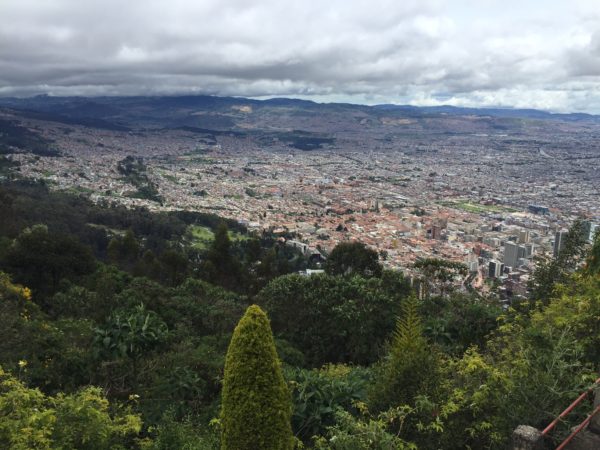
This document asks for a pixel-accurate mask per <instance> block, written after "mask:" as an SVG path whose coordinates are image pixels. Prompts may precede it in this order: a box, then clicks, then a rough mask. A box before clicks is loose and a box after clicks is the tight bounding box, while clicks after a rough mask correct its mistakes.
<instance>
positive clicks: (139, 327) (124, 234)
mask: <svg viewBox="0 0 600 450" xmlns="http://www.w3.org/2000/svg"><path fill="white" fill-rule="evenodd" d="M0 209H1V210H2V211H3V216H2V221H0V323H1V324H2V327H0V366H1V370H0V442H1V443H2V444H3V445H4V444H5V443H6V445H5V446H6V447H8V448H15V449H22V448H50V449H54V448H56V449H57V448H94V449H109V448H140V449H173V448H188V449H217V448H219V447H220V446H223V448H243V447H236V445H237V444H231V445H230V444H227V442H228V441H227V438H226V439H223V440H221V436H222V435H226V434H227V433H229V431H230V430H231V429H232V428H231V426H232V425H231V423H232V422H231V421H230V420H229V419H228V417H236V419H235V422H238V423H242V422H243V425H244V427H248V428H244V430H245V431H244V430H242V431H240V432H239V433H238V434H237V436H238V437H239V438H243V439H246V438H249V434H252V432H250V431H248V430H251V429H259V430H271V429H272V430H273V431H269V432H266V434H265V435H264V439H269V438H272V439H274V440H275V439H278V438H277V437H276V436H280V434H279V433H280V432H281V433H284V431H282V430H284V429H285V430H287V431H285V435H286V437H285V439H284V441H285V442H288V440H287V439H288V436H289V434H288V433H289V430H288V429H287V425H289V427H290V428H289V429H291V433H293V435H294V436H295V438H296V443H297V445H300V443H302V445H303V446H304V448H315V449H321V450H323V449H344V450H346V449H348V450H349V449H363V448H372V449H403V448H422V449H429V448H442V449H454V448H472V449H489V448H493V449H502V448H506V447H507V445H508V444H509V440H510V435H511V432H512V430H513V429H514V428H515V427H516V426H517V425H519V424H529V425H533V426H536V427H543V426H545V425H546V424H547V423H548V422H550V421H551V420H552V419H553V418H554V417H555V416H556V415H557V414H558V413H560V412H561V411H562V410H563V409H564V408H565V407H566V406H567V405H568V404H569V403H570V402H571V401H572V400H573V399H574V398H575V397H576V396H577V395H578V394H579V393H580V392H582V391H583V390H585V389H586V388H587V387H588V386H589V384H590V382H591V381H592V380H593V379H595V378H596V377H597V373H598V370H599V369H600V353H599V349H600V327H599V323H600V321H599V320H598V317H600V268H599V267H600V265H599V264H598V259H599V258H598V255H599V254H600V253H599V252H600V236H596V239H595V243H594V245H593V247H592V248H587V247H585V246H580V245H579V244H577V243H575V244H574V248H573V251H571V250H569V249H567V253H566V255H567V256H569V255H571V257H570V258H571V259H569V261H572V262H573V261H575V262H578V263H579V264H581V265H580V266H579V268H578V269H577V270H574V266H573V264H571V263H568V264H567V263H564V258H566V257H567V256H564V257H563V259H559V260H555V261H554V262H552V261H548V263H547V264H546V265H544V264H542V265H540V269H539V271H538V272H536V274H535V276H534V281H535V285H534V286H533V288H534V291H533V292H534V295H533V296H532V300H531V301H529V302H527V303H523V304H518V305H517V304H515V305H513V307H511V308H509V309H508V310H503V309H502V308H500V307H499V305H498V303H497V302H496V301H495V300H494V299H493V298H481V297H479V296H477V295H475V294H472V293H465V292H460V291H458V290H455V291H452V290H450V289H448V286H447V285H446V284H447V278H448V277H454V276H455V275H456V274H459V275H460V273H461V271H462V270H463V268H462V267H458V266H456V267H454V266H451V265H447V264H445V263H442V262H438V261H435V262H430V263H431V264H425V265H424V266H423V267H422V276H423V277H424V281H425V282H426V283H427V285H428V286H429V288H428V289H427V290H426V291H425V294H426V295H425V298H423V299H416V297H415V296H414V292H413V291H412V288H411V285H410V283H409V282H408V280H407V279H406V278H404V277H403V276H402V274H401V273H400V272H393V271H388V270H383V269H382V268H381V266H380V265H379V262H378V260H377V254H373V253H371V252H370V251H368V249H366V248H364V246H361V245H360V244H352V246H348V245H347V244H346V245H344V246H341V247H340V248H338V249H337V250H335V251H334V252H332V255H338V256H339V257H338V256H336V257H334V258H330V262H329V263H328V265H327V267H326V268H327V272H328V273H326V274H323V275H316V276H315V275H313V276H310V277H308V276H300V275H298V274H294V273H293V272H296V271H297V270H299V269H302V268H306V267H307V266H308V264H309V262H308V261H307V260H306V259H305V258H304V257H303V256H302V255H301V254H300V253H299V252H297V251H295V250H294V249H292V248H291V247H286V246H285V245H282V244H280V243H279V242H278V241H277V240H276V239H274V238H273V237H272V236H270V235H268V234H261V235H256V234H249V233H248V232H247V231H246V230H245V229H244V228H243V227H241V226H240V225H238V224H236V223H235V222H231V221H223V220H221V219H220V218H218V217H216V216H212V215H205V214H197V213H191V212H173V213H151V212H149V211H147V210H145V209H132V210H128V209H125V208H122V207H119V206H116V205H110V204H98V205H96V204H93V203H91V202H89V201H88V200H86V199H84V198H82V197H78V196H75V195H73V194H64V193H50V192H48V190H47V189H46V187H45V186H43V185H41V184H36V183H30V182H26V181H19V182H11V183H8V182H6V183H5V184H3V185H0ZM191 227H205V228H206V229H210V234H209V233H207V236H208V237H207V241H206V243H205V245H204V246H201V247H198V246H195V245H194V241H193V239H191V238H190V229H193V228H191ZM230 231H235V232H236V233H235V234H236V236H244V238H243V239H239V238H236V239H232V234H231V233H230ZM356 255H358V256H356ZM355 256H356V257H355ZM552 264H554V266H553V265H552ZM557 265H558V266H557ZM436 293H440V295H437V294H436ZM254 303H256V304H258V305H260V307H261V308H262V309H263V310H264V312H262V311H260V310H259V308H258V307H257V306H254V307H251V308H250V309H248V307H249V306H250V305H251V304H254ZM245 314H246V315H245ZM268 319H270V320H271V322H270V325H271V326H272V332H273V337H272V338H271V331H270V330H269V329H268V328H269V322H268ZM238 324H239V325H238ZM236 326H237V327H238V328H237V331H235V330H236ZM255 335H256V336H260V339H259V338H258V337H256V336H255ZM248 336H250V337H248ZM253 336H254V337H253ZM255 337H256V341H255V340H254V339H255ZM248 339H250V341H248ZM228 348H229V349H230V352H229V355H228V356H227V357H226V355H227V350H228ZM258 349H262V350H264V351H261V352H258ZM255 350H256V352H254V351H255ZM250 353H251V354H252V355H253V356H252V357H256V358H258V359H257V361H259V362H257V363H256V364H249V361H250V360H251V356H250ZM255 353H256V354H255ZM258 353H260V355H262V356H261V357H259V355H258ZM266 356H268V358H266ZM277 358H279V359H280V361H277ZM267 359H268V361H267ZM240 361H243V362H244V363H245V364H242V363H241V362H240ZM260 361H262V362H260ZM240 367H241V368H243V370H244V371H245V372H244V375H243V378H244V381H245V382H248V383H250V385H248V386H245V385H244V386H242V385H239V384H236V383H233V384H232V381H231V380H232V378H231V376H232V375H231V374H232V373H235V372H236V370H237V369H239V368H240ZM280 367H281V369H282V371H281V372H279V368H280ZM282 374H283V375H282ZM262 377H267V378H268V379H269V380H271V381H270V382H269V385H270V387H271V389H274V391H269V392H270V393H269V392H267V391H265V393H261V394H257V397H256V398H255V399H253V402H254V403H252V404H253V405H254V404H256V405H259V404H260V406H256V407H255V408H246V409H243V408H241V407H240V408H238V406H241V404H240V401H239V399H238V397H236V396H233V397H232V396H230V394H231V392H232V391H231V390H229V389H230V388H231V389H233V390H236V389H238V390H239V389H241V390H242V391H244V392H254V391H253V389H254V387H252V386H251V382H253V381H257V380H260V379H261V378H262ZM265 379H266V378H265ZM273 380H274V381H273ZM283 380H284V381H285V383H286V385H285V388H283V387H282V386H283V385H282V384H281V383H282V381H283ZM275 391H276V392H277V395H276V396H274V397H273V396H272V395H271V394H272V393H273V392H275ZM256 392H258V391H256ZM260 392H262V391H260ZM236 395H237V394H236ZM273 395H274V394H273ZM232 398H234V401H231V399H232ZM284 398H285V401H284ZM261 402H263V403H261ZM264 402H266V403H264ZM286 402H288V403H286ZM284 403H285V405H287V406H284ZM277 405H279V406H281V408H279V407H278V406H277ZM271 407H273V408H276V409H277V410H278V411H283V410H285V411H286V413H285V414H286V415H285V420H283V419H282V420H281V421H279V422H278V425H277V427H274V428H270V426H267V425H268V424H267V423H266V422H265V420H263V418H262V416H261V414H262V413H263V412H265V411H267V410H269V408H271ZM288 407H289V409H288ZM588 407H589V405H586V404H582V405H581V406H580V407H578V408H576V409H575V411H574V413H573V414H572V415H571V416H569V420H568V421H564V422H561V424H560V425H559V427H558V429H557V430H556V431H555V432H554V433H553V436H552V437H553V438H554V439H555V440H558V439H560V437H561V436H563V435H564V433H566V432H567V431H568V429H569V427H570V426H572V425H573V424H574V423H576V422H577V421H578V420H579V419H581V418H582V417H583V415H584V414H585V413H587V412H589V411H588V409H589V408H588ZM228 411H229V412H228ZM259 412H260V413H261V414H259ZM288 413H289V414H288ZM229 414H233V416H229ZM274 414H277V413H274ZM242 417H243V418H242ZM280 418H283V416H281V417H280ZM284 422H285V423H284ZM253 427H254V428H253ZM275 428H277V430H276V429H275ZM222 433H224V434H222ZM269 433H271V434H269ZM236 439H237V438H236ZM261 439H262V438H261ZM265 442H266V441H265ZM228 445H229V446H228ZM232 445H233V447H232ZM286 445H287V444H286ZM269 448H270V447H269ZM275 448H276V447H275ZM285 448H289V447H285Z"/></svg>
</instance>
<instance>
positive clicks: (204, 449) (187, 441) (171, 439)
mask: <svg viewBox="0 0 600 450" xmlns="http://www.w3.org/2000/svg"><path fill="white" fill-rule="evenodd" d="M219 447H220V445H219V436H218V434H217V433H216V432H215V431H214V430H213V429H203V428H202V427H201V426H199V425H198V424H197V423H194V422H193V421H192V420H190V419H189V418H186V419H185V420H183V421H179V420H177V418H176V417H175V415H174V414H173V412H172V411H167V412H166V413H165V414H164V415H163V417H162V418H161V420H160V425H159V426H157V427H156V430H155V437H154V439H153V442H152V444H150V445H148V446H144V447H143V448H144V450H173V449H181V450H218V449H219Z"/></svg>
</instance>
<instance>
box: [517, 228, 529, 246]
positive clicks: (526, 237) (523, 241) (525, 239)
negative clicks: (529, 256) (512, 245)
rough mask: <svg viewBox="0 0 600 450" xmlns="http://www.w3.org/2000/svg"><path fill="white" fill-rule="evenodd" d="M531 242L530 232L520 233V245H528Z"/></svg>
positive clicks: (523, 231)
mask: <svg viewBox="0 0 600 450" xmlns="http://www.w3.org/2000/svg"><path fill="white" fill-rule="evenodd" d="M528 242H529V230H522V231H519V244H527V243H528Z"/></svg>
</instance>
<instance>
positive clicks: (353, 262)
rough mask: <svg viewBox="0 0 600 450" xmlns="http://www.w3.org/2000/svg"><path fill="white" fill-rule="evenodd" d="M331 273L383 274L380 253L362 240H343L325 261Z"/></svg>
mask: <svg viewBox="0 0 600 450" xmlns="http://www.w3.org/2000/svg"><path fill="white" fill-rule="evenodd" d="M325 271H326V272H327V273H328V274H330V275H361V276H363V277H379V276H381V271H382V267H381V264H379V255H378V253H377V252H376V251H375V250H373V249H370V248H368V247H367V246H366V245H365V244H363V243H361V242H341V243H339V244H338V245H336V246H335V248H334V249H333V250H332V251H331V254H330V255H329V257H328V258H327V262H326V263H325Z"/></svg>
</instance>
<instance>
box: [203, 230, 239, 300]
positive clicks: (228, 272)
mask: <svg viewBox="0 0 600 450" xmlns="http://www.w3.org/2000/svg"><path fill="white" fill-rule="evenodd" d="M202 270H203V272H204V276H205V277H206V279H207V280H208V281H210V282H211V283H214V284H218V285H220V286H223V287H225V288H228V289H233V290H238V289H239V287H240V282H241V277H242V274H241V264H240V261H239V259H238V258H237V257H236V256H235V255H234V254H233V251H232V244H231V240H230V239H229V230H228V228H227V225H226V224H225V222H221V223H220V224H219V226H218V227H217V229H216V231H215V237H214V240H213V242H212V244H211V246H210V248H209V249H208V252H207V254H206V257H205V260H204V264H203V266H202Z"/></svg>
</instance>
